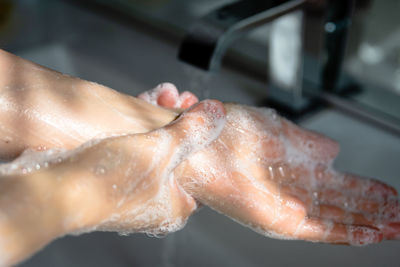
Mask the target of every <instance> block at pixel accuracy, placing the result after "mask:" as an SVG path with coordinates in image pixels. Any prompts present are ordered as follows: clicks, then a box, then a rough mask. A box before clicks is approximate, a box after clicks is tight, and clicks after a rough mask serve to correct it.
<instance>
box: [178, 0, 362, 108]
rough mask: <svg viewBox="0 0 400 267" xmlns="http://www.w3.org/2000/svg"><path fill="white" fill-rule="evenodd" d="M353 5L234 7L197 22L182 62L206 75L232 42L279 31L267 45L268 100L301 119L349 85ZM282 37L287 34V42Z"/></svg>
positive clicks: (255, 1) (285, 0) (298, 1)
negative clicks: (258, 31)
mask: <svg viewBox="0 0 400 267" xmlns="http://www.w3.org/2000/svg"><path fill="white" fill-rule="evenodd" d="M354 1H355V0H243V1H238V2H234V3H231V4H228V5H225V6H222V7H220V8H218V9H216V10H214V11H212V12H210V13H209V14H207V15H205V16H204V17H202V18H201V19H200V20H199V21H198V22H196V23H195V24H194V25H193V27H192V30H191V31H190V32H189V33H188V34H187V35H186V37H185V38H184V40H183V42H182V44H181V46H180V50H179V54H178V57H179V59H180V60H182V61H184V62H186V63H189V64H191V65H193V66H196V67H198V68H200V69H203V70H205V71H215V70H217V69H218V68H219V67H220V65H221V60H222V57H223V55H224V54H225V52H226V50H227V48H229V46H230V45H231V44H232V42H233V41H235V40H237V39H239V38H241V37H242V36H243V35H244V34H246V33H248V32H249V31H250V30H252V29H255V28H257V27H260V26H262V25H265V24H267V23H271V24H272V25H273V27H275V29H276V30H275V31H271V32H272V33H273V34H272V35H273V36H270V45H269V46H270V49H269V51H270V52H269V53H270V62H269V67H268V69H269V76H270V77H269V88H268V94H269V98H270V99H272V101H274V102H276V103H277V105H278V106H280V107H284V108H285V109H286V110H289V111H290V112H291V113H301V112H302V111H304V110H306V109H308V108H309V107H310V106H311V105H312V103H314V102H315V99H316V96H318V94H319V93H320V92H321V91H325V92H340V91H341V90H343V88H345V87H346V88H347V87H349V84H350V83H351V82H349V81H344V82H343V81H342V80H341V79H342V75H341V67H342V62H343V58H344V52H345V47H346V35H347V30H348V28H349V26H350V23H351V14H352V10H353V5H354ZM282 29H283V30H282ZM282 32H286V36H283V38H282V36H281V35H282ZM289 35H290V36H289ZM274 40H275V41H274ZM279 40H280V41H279ZM282 40H283V42H282ZM296 44H297V45H296ZM289 50H292V51H289ZM339 83H340V84H339Z"/></svg>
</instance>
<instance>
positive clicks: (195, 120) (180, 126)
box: [151, 100, 226, 168]
mask: <svg viewBox="0 0 400 267" xmlns="http://www.w3.org/2000/svg"><path fill="white" fill-rule="evenodd" d="M225 115H226V112H225V108H224V106H223V104H222V103H221V102H220V101H217V100H205V101H202V102H200V103H198V104H196V105H193V106H192V107H191V108H189V109H188V110H186V111H185V112H184V113H182V114H181V115H180V116H179V117H178V118H177V119H176V120H175V121H173V122H171V123H170V124H168V125H167V126H165V127H163V128H161V129H157V130H155V131H153V132H152V133H151V134H153V135H154V136H158V137H161V136H165V134H167V135H168V136H170V137H171V139H172V140H171V141H172V143H173V149H172V155H171V156H172V158H173V159H174V160H173V161H171V164H172V165H173V166H171V167H172V168H174V167H176V165H178V164H179V163H180V162H181V161H183V160H184V159H185V158H186V157H187V156H188V155H189V154H191V153H194V152H196V151H199V150H202V149H203V148H205V147H206V146H207V145H208V144H210V143H211V142H212V141H214V140H215V139H217V138H218V136H219V135H220V133H221V131H222V129H223V128H224V125H225V121H226V118H225Z"/></svg>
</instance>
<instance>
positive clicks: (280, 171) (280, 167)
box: [278, 166, 285, 177]
mask: <svg viewBox="0 0 400 267" xmlns="http://www.w3.org/2000/svg"><path fill="white" fill-rule="evenodd" d="M278 170H279V173H280V174H281V176H282V177H284V176H285V172H284V171H283V168H282V166H279V168H278Z"/></svg>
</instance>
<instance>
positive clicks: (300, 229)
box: [158, 95, 400, 245]
mask: <svg viewBox="0 0 400 267" xmlns="http://www.w3.org/2000/svg"><path fill="white" fill-rule="evenodd" d="M159 97H160V98H162V97H163V95H160V96H159ZM158 102H161V103H162V102H163V101H158ZM167 107H170V106H168V105H167ZM225 107H226V109H227V123H226V125H225V128H224V130H223V131H222V133H221V135H220V137H219V138H218V139H217V140H216V141H214V142H213V143H212V145H211V146H209V147H208V148H207V149H206V150H203V151H200V152H198V153H196V154H194V155H191V156H190V157H189V158H188V160H187V161H184V162H183V163H182V164H181V165H180V166H178V168H177V169H176V171H175V176H176V177H179V178H178V181H179V183H180V184H181V185H182V187H183V188H184V189H185V190H186V191H187V192H189V193H190V194H191V195H192V196H193V197H194V198H195V199H197V200H199V201H200V202H202V203H204V204H206V205H208V206H210V207H212V208H213V209H215V210H217V211H219V212H221V213H224V214H226V215H228V216H230V217H232V218H233V219H235V220H238V221H239V222H241V223H242V224H244V225H247V226H249V227H251V228H252V229H253V230H255V231H257V232H259V233H261V234H264V235H267V236H272V237H276V238H284V239H304V240H309V241H318V242H328V243H343V244H352V245H366V244H370V243H377V242H380V241H381V240H382V239H397V238H400V208H399V203H398V199H397V192H396V190H395V189H394V188H392V187H390V186H388V185H385V184H383V183H381V182H379V181H376V180H372V179H366V178H361V177H358V176H355V175H350V174H343V173H339V172H337V171H335V170H334V169H333V167H332V164H333V161H334V159H335V157H336V155H337V153H338V151H339V147H338V144H337V143H336V142H334V141H333V140H331V139H329V138H327V137H324V136H321V135H319V134H316V133H313V132H310V131H307V130H304V129H301V128H299V127H298V126H296V125H294V124H293V123H291V122H289V121H287V120H285V119H284V118H281V117H279V116H278V115H277V114H276V113H275V112H274V111H273V110H271V109H266V108H252V107H246V106H241V105H233V104H225Z"/></svg>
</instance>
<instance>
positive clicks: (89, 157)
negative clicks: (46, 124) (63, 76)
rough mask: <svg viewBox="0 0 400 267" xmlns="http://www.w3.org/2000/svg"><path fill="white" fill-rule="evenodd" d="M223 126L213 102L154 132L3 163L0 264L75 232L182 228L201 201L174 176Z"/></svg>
mask: <svg viewBox="0 0 400 267" xmlns="http://www.w3.org/2000/svg"><path fill="white" fill-rule="evenodd" d="M224 124H225V110H224V107H223V105H222V103H220V102H218V101H212V100H209V101H204V102H201V103H199V104H197V105H195V106H192V107H191V109H189V110H187V111H185V112H184V113H183V114H181V116H180V117H179V118H178V119H176V120H175V121H173V122H172V123H170V124H168V125H167V126H165V127H163V128H160V129H157V130H154V131H151V132H149V133H145V134H130V135H125V136H118V137H111V138H106V139H102V140H92V141H89V142H88V143H86V144H83V145H82V146H80V147H78V148H77V149H74V150H62V151H57V150H48V151H43V152H33V151H31V152H25V153H24V154H23V155H22V156H20V157H19V158H17V159H16V160H14V161H13V162H11V163H8V164H3V165H2V166H1V168H0V193H2V194H1V195H4V197H0V206H1V207H2V209H0V218H1V219H2V220H0V234H1V238H0V256H2V254H4V255H6V256H4V257H5V258H4V257H0V266H3V264H5V265H8V264H12V263H15V262H18V261H19V260H21V259H22V258H25V257H26V256H27V255H29V254H31V253H32V252H34V250H37V249H39V248H40V247H41V246H43V245H45V244H46V243H47V242H49V241H50V240H52V239H54V238H56V237H57V236H60V235H64V234H68V233H71V232H75V233H81V232H90V231H93V230H103V231H118V232H120V233H121V234H126V233H132V232H145V233H148V234H151V235H164V234H167V233H170V232H174V231H177V230H179V229H181V228H182V227H183V226H184V225H185V223H186V220H187V218H188V217H189V216H190V215H191V213H192V212H193V211H194V210H195V209H196V208H197V203H196V201H195V200H194V198H193V197H192V196H190V195H189V194H187V193H186V192H185V191H184V190H183V189H182V187H181V186H180V185H179V184H178V183H177V180H176V177H175V176H174V172H173V171H174V169H175V168H176V166H178V165H179V164H180V163H181V162H182V161H184V160H185V159H186V158H187V156H188V155H190V154H192V153H195V152H196V151H199V150H203V149H204V148H205V147H206V146H208V145H209V144H210V143H211V142H212V141H214V140H215V139H216V138H217V137H218V135H219V134H220V132H221V131H222V129H223V127H224ZM50 188H53V190H51V191H49V189H50ZM12 199H19V201H18V202H17V203H13V202H12V201H11V200H12ZM25 200H26V201H27V202H26V203H25ZM38 214H39V215H40V216H39V215H38ZM4 218H5V219H4ZM6 222H7V223H6ZM25 222H26V223H27V225H23V226H22V225H21V224H23V223H25ZM16 225H21V226H20V227H15V226H16ZM53 227H56V228H53ZM43 228H44V229H45V231H42V230H41V229H43ZM10 229H11V230H10ZM31 230H33V231H31ZM44 233H46V234H44ZM20 237H23V239H20ZM17 240H19V242H16V241H17ZM31 241H32V242H33V244H31V243H30V242H31ZM4 261H5V263H4Z"/></svg>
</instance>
